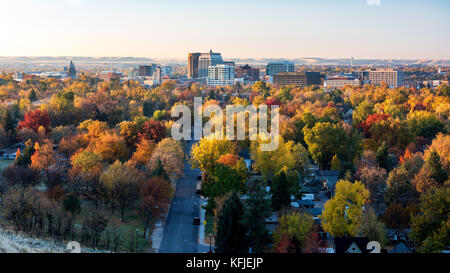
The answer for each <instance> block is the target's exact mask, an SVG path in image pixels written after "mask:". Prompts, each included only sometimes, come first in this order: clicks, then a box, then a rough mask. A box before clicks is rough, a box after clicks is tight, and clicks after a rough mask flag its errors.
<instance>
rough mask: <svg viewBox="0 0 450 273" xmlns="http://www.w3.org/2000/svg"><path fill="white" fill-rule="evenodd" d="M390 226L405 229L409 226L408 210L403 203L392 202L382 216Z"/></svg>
mask: <svg viewBox="0 0 450 273" xmlns="http://www.w3.org/2000/svg"><path fill="white" fill-rule="evenodd" d="M382 219H383V221H384V223H386V226H387V227H388V228H393V229H397V230H399V229H405V228H407V227H408V226H409V215H408V210H407V209H406V208H405V207H404V206H403V205H402V204H391V205H389V207H387V209H386V211H385V212H384V214H383V217H382Z"/></svg>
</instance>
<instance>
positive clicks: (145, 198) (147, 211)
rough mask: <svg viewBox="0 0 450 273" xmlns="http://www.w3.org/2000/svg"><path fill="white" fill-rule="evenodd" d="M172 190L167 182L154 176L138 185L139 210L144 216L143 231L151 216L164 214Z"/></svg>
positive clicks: (147, 225)
mask: <svg viewBox="0 0 450 273" xmlns="http://www.w3.org/2000/svg"><path fill="white" fill-rule="evenodd" d="M173 193H174V189H173V187H172V185H171V184H170V182H169V181H167V180H166V179H164V178H162V177H160V176H156V177H152V178H150V179H148V180H147V181H145V182H143V183H142V184H141V185H140V197H141V200H142V202H141V209H142V211H143V212H144V215H146V218H147V220H146V221H145V230H147V228H148V227H149V225H150V220H151V216H152V215H154V216H159V215H161V214H162V213H164V212H166V211H167V209H168V208H169V205H170V200H171V198H172V196H173Z"/></svg>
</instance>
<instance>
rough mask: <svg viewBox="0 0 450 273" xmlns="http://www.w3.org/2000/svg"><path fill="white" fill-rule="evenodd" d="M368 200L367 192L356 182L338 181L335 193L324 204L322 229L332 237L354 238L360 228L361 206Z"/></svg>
mask: <svg viewBox="0 0 450 273" xmlns="http://www.w3.org/2000/svg"><path fill="white" fill-rule="evenodd" d="M368 199H369V191H368V190H366V188H365V187H364V185H363V184H362V183H361V182H359V181H356V182H355V183H351V182H350V181H347V180H339V181H338V182H337V184H336V193H335V195H334V197H333V198H331V199H330V200H328V201H327V202H326V203H325V206H324V211H323V213H322V215H321V217H320V218H321V219H322V221H323V222H322V226H323V229H324V230H325V231H326V232H328V233H330V234H331V235H332V236H338V237H342V236H356V235H357V232H358V230H359V229H360V228H361V224H362V222H361V215H362V213H363V206H364V205H365V204H366V202H367V200H368Z"/></svg>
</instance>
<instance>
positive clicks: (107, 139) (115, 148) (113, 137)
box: [94, 133, 128, 163]
mask: <svg viewBox="0 0 450 273" xmlns="http://www.w3.org/2000/svg"><path fill="white" fill-rule="evenodd" d="M94 152H96V153H97V154H99V155H100V156H101V157H102V158H103V160H106V161H107V162H108V163H112V162H114V161H116V160H125V159H127V158H128V148H127V145H126V144H125V141H124V140H123V138H122V137H120V136H119V135H117V134H109V133H107V134H104V135H102V136H101V137H100V139H99V140H98V141H97V142H96V143H95V147H94Z"/></svg>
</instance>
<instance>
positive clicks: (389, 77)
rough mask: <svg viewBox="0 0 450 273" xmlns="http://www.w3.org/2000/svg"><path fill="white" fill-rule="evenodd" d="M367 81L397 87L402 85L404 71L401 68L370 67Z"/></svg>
mask: <svg viewBox="0 0 450 273" xmlns="http://www.w3.org/2000/svg"><path fill="white" fill-rule="evenodd" d="M368 72H369V81H370V83H371V84H374V85H380V84H381V83H386V84H387V85H389V86H390V87H398V86H403V85H404V73H403V71H401V70H397V69H393V68H388V69H372V70H369V71H368Z"/></svg>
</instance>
